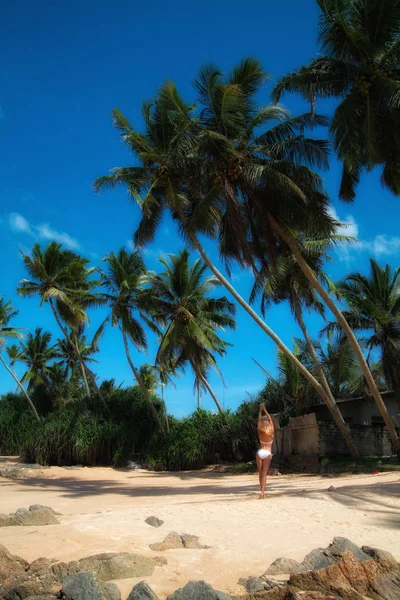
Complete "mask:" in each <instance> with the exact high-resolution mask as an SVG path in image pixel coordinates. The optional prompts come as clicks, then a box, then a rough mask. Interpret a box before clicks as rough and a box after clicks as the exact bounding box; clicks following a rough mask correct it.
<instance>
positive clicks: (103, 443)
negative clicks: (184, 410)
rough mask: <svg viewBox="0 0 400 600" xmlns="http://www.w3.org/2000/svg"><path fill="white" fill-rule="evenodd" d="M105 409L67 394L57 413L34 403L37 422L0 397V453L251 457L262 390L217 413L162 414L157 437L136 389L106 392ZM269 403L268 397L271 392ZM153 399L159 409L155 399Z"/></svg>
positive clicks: (166, 464) (61, 461)
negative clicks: (165, 423)
mask: <svg viewBox="0 0 400 600" xmlns="http://www.w3.org/2000/svg"><path fill="white" fill-rule="evenodd" d="M103 391H104V392H106V391H107V394H106V395H107V397H108V400H107V402H108V406H109V409H110V413H107V412H106V411H105V410H104V409H103V407H102V406H101V405H100V404H99V402H98V400H97V398H96V397H93V398H92V400H90V401H88V400H86V399H84V398H82V397H79V398H78V399H70V400H69V401H66V402H64V403H62V404H60V405H59V408H58V409H57V410H52V411H50V410H49V409H48V407H49V402H48V401H47V400H46V399H45V398H44V397H43V402H42V403H40V398H39V395H40V394H39V391H38V392H37V396H38V397H37V398H36V401H37V404H38V406H41V408H42V410H41V416H42V422H41V423H37V422H36V421H35V420H34V419H33V417H32V416H31V413H30V412H29V408H28V406H27V404H26V402H25V400H24V398H22V397H20V396H19V395H18V394H7V395H6V396H3V397H2V398H0V454H3V455H7V454H8V455H10V454H19V455H21V456H22V458H23V460H24V461H26V462H29V463H40V464H43V465H74V464H83V465H114V466H119V465H125V464H126V463H127V461H128V460H132V459H135V458H140V459H142V460H144V461H145V462H146V463H147V465H148V466H149V468H154V469H168V470H186V469H201V468H203V467H204V466H206V465H208V464H217V463H220V462H224V463H233V462H241V461H246V462H247V461H250V460H253V459H254V454H255V451H256V448H257V443H258V442H257V430H256V425H257V412H258V403H259V401H260V399H261V400H262V401H266V402H267V405H268V394H267V390H266V388H264V390H263V392H262V395H261V396H260V397H258V398H257V399H255V400H253V401H250V402H244V403H243V404H241V405H240V406H239V408H238V409H237V410H236V411H235V412H232V411H226V412H224V413H222V414H220V413H217V414H214V413H210V412H207V411H205V410H198V411H196V412H195V413H193V414H192V415H191V416H189V417H186V418H184V419H175V418H174V417H169V427H170V432H169V435H168V436H167V438H165V437H164V436H163V435H162V434H161V433H160V432H159V430H158V429H157V425H156V423H155V421H154V417H153V415H152V414H151V411H150V409H149V406H148V403H147V402H146V400H145V398H144V397H143V394H142V392H141V390H140V388H138V387H137V386H134V387H130V388H125V389H119V388H113V387H112V386H111V387H110V389H107V388H106V386H104V389H103ZM271 398H272V400H273V399H274V396H273V395H272V396H271ZM154 402H155V404H156V407H157V409H158V411H159V414H162V412H163V411H162V405H161V402H160V400H159V399H158V398H157V396H154Z"/></svg>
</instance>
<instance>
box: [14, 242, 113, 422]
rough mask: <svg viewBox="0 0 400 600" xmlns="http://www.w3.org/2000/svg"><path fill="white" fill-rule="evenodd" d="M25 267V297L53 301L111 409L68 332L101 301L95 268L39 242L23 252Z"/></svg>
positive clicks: (64, 328) (21, 289)
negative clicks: (91, 276)
mask: <svg viewBox="0 0 400 600" xmlns="http://www.w3.org/2000/svg"><path fill="white" fill-rule="evenodd" d="M23 261H24V265H25V268H26V270H27V272H28V274H29V276H30V277H31V279H23V280H22V281H21V282H20V284H19V286H18V287H17V292H18V294H20V295H21V296H24V297H25V296H39V297H40V305H41V306H42V305H43V304H44V303H45V302H48V303H49V304H50V307H51V310H52V312H53V315H54V318H55V320H56V322H57V324H58V326H59V328H60V329H61V331H62V333H63V335H64V337H65V339H66V340H67V342H68V343H69V344H70V346H71V347H72V348H73V349H74V351H75V353H76V356H77V359H78V360H79V363H80V365H81V368H82V372H84V373H85V375H86V376H87V377H88V378H89V379H90V381H91V383H92V385H93V387H94V389H95V390H96V394H97V396H98V397H99V399H100V401H101V403H102V404H103V406H104V407H105V408H106V409H107V410H108V406H107V403H106V401H105V400H104V398H103V395H102V393H101V391H100V389H99V387H98V385H97V382H96V378H95V376H94V374H93V373H92V371H91V370H90V369H89V368H88V366H87V365H86V364H85V361H84V360H83V359H82V357H81V355H80V353H79V348H78V346H77V343H76V339H73V337H71V336H70V335H69V334H68V331H67V327H68V326H69V327H71V329H72V330H73V331H74V332H75V333H76V332H77V331H79V330H81V329H82V328H83V326H84V323H85V321H86V320H87V313H86V308H87V307H88V306H89V305H90V304H94V303H98V302H99V299H98V298H96V297H95V296H94V295H93V294H92V293H91V290H93V288H94V287H95V286H96V285H97V282H96V281H94V280H90V279H89V277H90V275H92V273H93V269H89V268H88V267H87V264H88V261H87V260H86V259H85V258H83V257H81V256H79V255H78V254H76V253H75V252H71V251H70V250H64V249H62V248H61V244H57V243H56V242H51V243H50V244H49V245H48V246H47V248H46V249H45V250H44V251H42V249H41V247H40V245H39V244H35V245H34V247H33V248H32V252H31V256H28V255H26V254H23Z"/></svg>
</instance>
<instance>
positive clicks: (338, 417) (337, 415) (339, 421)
mask: <svg viewBox="0 0 400 600" xmlns="http://www.w3.org/2000/svg"><path fill="white" fill-rule="evenodd" d="M292 299H293V306H294V310H295V313H296V318H297V322H298V324H299V325H300V329H301V330H302V332H303V335H304V339H305V340H306V343H307V346H308V349H309V351H310V354H311V358H312V360H313V363H314V365H315V369H316V372H317V375H318V377H319V380H320V382H321V384H322V386H323V387H324V389H325V391H326V393H327V396H328V398H329V403H327V402H326V400H325V399H324V398H323V400H324V402H325V405H326V407H327V409H328V410H329V412H330V413H331V416H332V419H333V420H334V422H335V423H336V425H337V426H338V428H339V430H340V433H341V434H342V436H343V438H344V440H345V442H346V444H347V447H348V449H349V450H350V454H351V456H352V458H359V453H358V451H357V449H356V447H355V445H354V442H353V439H352V437H351V435H350V432H349V430H348V429H347V426H346V423H345V421H344V419H343V415H342V413H341V412H340V410H339V408H338V405H337V404H336V400H335V398H334V397H333V394H332V391H331V388H330V387H329V383H328V380H327V379H326V376H325V373H324V370H323V368H322V365H321V363H320V362H319V360H318V356H317V352H316V350H315V347H314V344H313V343H312V340H311V338H310V336H309V333H308V331H307V327H306V324H305V323H304V319H303V314H302V310H301V307H300V304H299V301H298V299H297V296H296V294H294V293H293V294H292Z"/></svg>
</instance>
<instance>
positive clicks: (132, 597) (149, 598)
mask: <svg viewBox="0 0 400 600" xmlns="http://www.w3.org/2000/svg"><path fill="white" fill-rule="evenodd" d="M127 600H158V596H156V594H155V593H154V592H153V590H152V589H151V587H150V586H149V585H148V583H147V582H146V581H141V582H140V583H138V584H137V585H135V587H134V588H133V589H132V591H131V593H130V594H129V596H128V599H127Z"/></svg>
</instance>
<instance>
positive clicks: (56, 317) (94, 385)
mask: <svg viewBox="0 0 400 600" xmlns="http://www.w3.org/2000/svg"><path fill="white" fill-rule="evenodd" d="M50 306H51V309H52V311H53V315H54V318H55V320H56V321H57V325H58V326H59V328H60V329H61V331H62V332H63V335H64V337H65V339H66V340H67V342H68V343H69V344H70V346H71V348H72V349H73V350H74V352H75V354H76V357H77V359H78V360H79V364H80V365H81V368H82V371H84V372H85V374H86V375H87V376H88V377H89V379H90V382H91V384H92V385H93V387H94V389H95V390H96V394H97V396H98V397H99V400H100V402H101V403H102V404H103V406H104V408H105V409H106V410H107V411H109V410H110V409H109V408H108V406H107V402H106V401H105V400H104V396H103V394H102V393H101V391H100V388H99V386H98V385H97V383H96V378H95V376H94V375H93V373H92V371H91V370H90V369H89V367H87V365H86V364H85V361H84V360H83V358H82V356H81V353H80V352H79V348H78V346H77V345H76V344H75V343H74V342H73V340H72V339H71V337H70V336H69V335H68V332H67V330H66V329H65V327H64V326H63V324H62V323H61V320H60V319H59V317H58V314H57V311H56V308H55V306H54V304H53V301H52V299H51V298H50ZM86 384H87V381H86ZM87 391H88V393H89V396H90V390H89V386H88V387H87Z"/></svg>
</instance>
